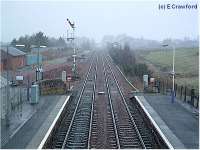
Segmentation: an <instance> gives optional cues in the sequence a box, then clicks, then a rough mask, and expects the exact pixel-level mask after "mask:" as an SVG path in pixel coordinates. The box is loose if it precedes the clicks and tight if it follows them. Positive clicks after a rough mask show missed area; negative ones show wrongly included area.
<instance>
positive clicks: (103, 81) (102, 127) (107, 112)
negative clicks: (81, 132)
mask: <svg viewBox="0 0 200 150" xmlns="http://www.w3.org/2000/svg"><path fill="white" fill-rule="evenodd" d="M102 64H103V61H102V58H101V57H100V58H99V59H98V57H97V66H98V67H96V68H97V69H96V70H97V74H98V75H97V82H96V85H97V88H96V92H95V93H96V96H95V97H96V99H95V101H94V111H93V117H92V118H93V119H92V130H91V138H90V139H91V141H90V147H89V148H112V149H117V148H119V141H118V140H117V138H118V137H117V133H116V132H117V130H116V125H115V120H114V114H113V109H112V106H111V102H110V101H109V94H108V93H109V91H108V83H107V78H106V74H105V68H104V65H102ZM102 91H103V92H104V94H101V95H99V94H98V92H102Z"/></svg>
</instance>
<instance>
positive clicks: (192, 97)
mask: <svg viewBox="0 0 200 150" xmlns="http://www.w3.org/2000/svg"><path fill="white" fill-rule="evenodd" d="M194 96H195V95H194V89H191V105H192V106H194Z"/></svg>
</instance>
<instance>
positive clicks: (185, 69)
mask: <svg viewBox="0 0 200 150" xmlns="http://www.w3.org/2000/svg"><path fill="white" fill-rule="evenodd" d="M172 54H173V52H172V50H164V49H162V50H156V51H149V52H143V53H141V55H140V56H141V57H142V58H143V59H144V60H145V61H146V62H149V63H151V64H153V65H154V66H155V67H156V68H157V69H158V70H160V71H161V72H170V71H171V70H172ZM175 54H176V55H175V72H176V73H177V77H176V79H177V83H178V84H182V85H185V84H186V85H188V86H190V87H194V88H198V84H199V82H198V81H199V80H198V73H199V70H198V68H199V48H179V49H176V53H175Z"/></svg>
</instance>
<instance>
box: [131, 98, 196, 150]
mask: <svg viewBox="0 0 200 150" xmlns="http://www.w3.org/2000/svg"><path fill="white" fill-rule="evenodd" d="M135 98H136V100H137V101H138V102H139V103H140V105H141V106H142V107H143V108H144V109H145V110H146V111H147V112H148V114H149V115H150V116H151V117H152V118H153V120H154V121H155V122H156V124H157V125H158V127H159V128H160V130H161V131H162V133H163V134H164V135H165V137H166V138H167V140H168V141H169V142H170V143H171V145H172V146H173V148H175V149H179V148H181V149H199V116H198V115H199V112H198V110H197V109H194V108H192V107H191V108H190V107H188V106H187V104H183V102H181V101H180V100H177V99H176V100H175V102H174V103H172V102H171V96H167V95H161V94H154V95H150V94H144V95H143V96H135Z"/></svg>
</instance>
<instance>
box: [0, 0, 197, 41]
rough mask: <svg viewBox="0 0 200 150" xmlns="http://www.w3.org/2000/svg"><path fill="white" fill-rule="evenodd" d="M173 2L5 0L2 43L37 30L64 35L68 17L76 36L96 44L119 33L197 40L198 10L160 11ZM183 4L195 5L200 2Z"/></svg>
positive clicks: (139, 36) (154, 37) (137, 36)
mask: <svg viewBox="0 0 200 150" xmlns="http://www.w3.org/2000/svg"><path fill="white" fill-rule="evenodd" d="M174 1H175V0H171V1H160V2H159V1H150V2H149V1H148V0H146V1H144V0H143V1H125V2H122V1H121V2H120V1H116V2H113V1H109V2H106V1H101V2H100V1H98V2H97V1H95V2H92V1H86V2H81V1H74V2H72V1H66V2H64V1H57V2H55V1H28V2H26V1H17V2H16V1H2V2H1V34H2V35H1V39H0V40H1V41H3V42H8V41H11V40H12V39H13V38H18V37H19V36H21V35H25V34H28V35H31V34H32V33H35V32H38V31H42V32H44V33H45V34H46V35H48V36H54V37H59V36H63V34H66V31H67V28H69V26H67V25H66V19H67V18H70V19H72V20H74V21H75V23H76V27H77V28H76V34H77V36H86V37H89V38H94V39H95V40H97V41H100V40H101V38H102V37H103V36H104V35H118V34H127V35H129V36H132V37H136V38H141V37H143V38H147V39H154V40H163V39H164V38H184V37H190V38H197V36H198V11H197V10H159V9H158V4H167V3H173V2H174ZM176 3H178V2H176ZM181 3H184V4H186V3H189V4H196V3H197V0H196V1H193V2H181ZM179 4H180V3H179Z"/></svg>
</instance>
